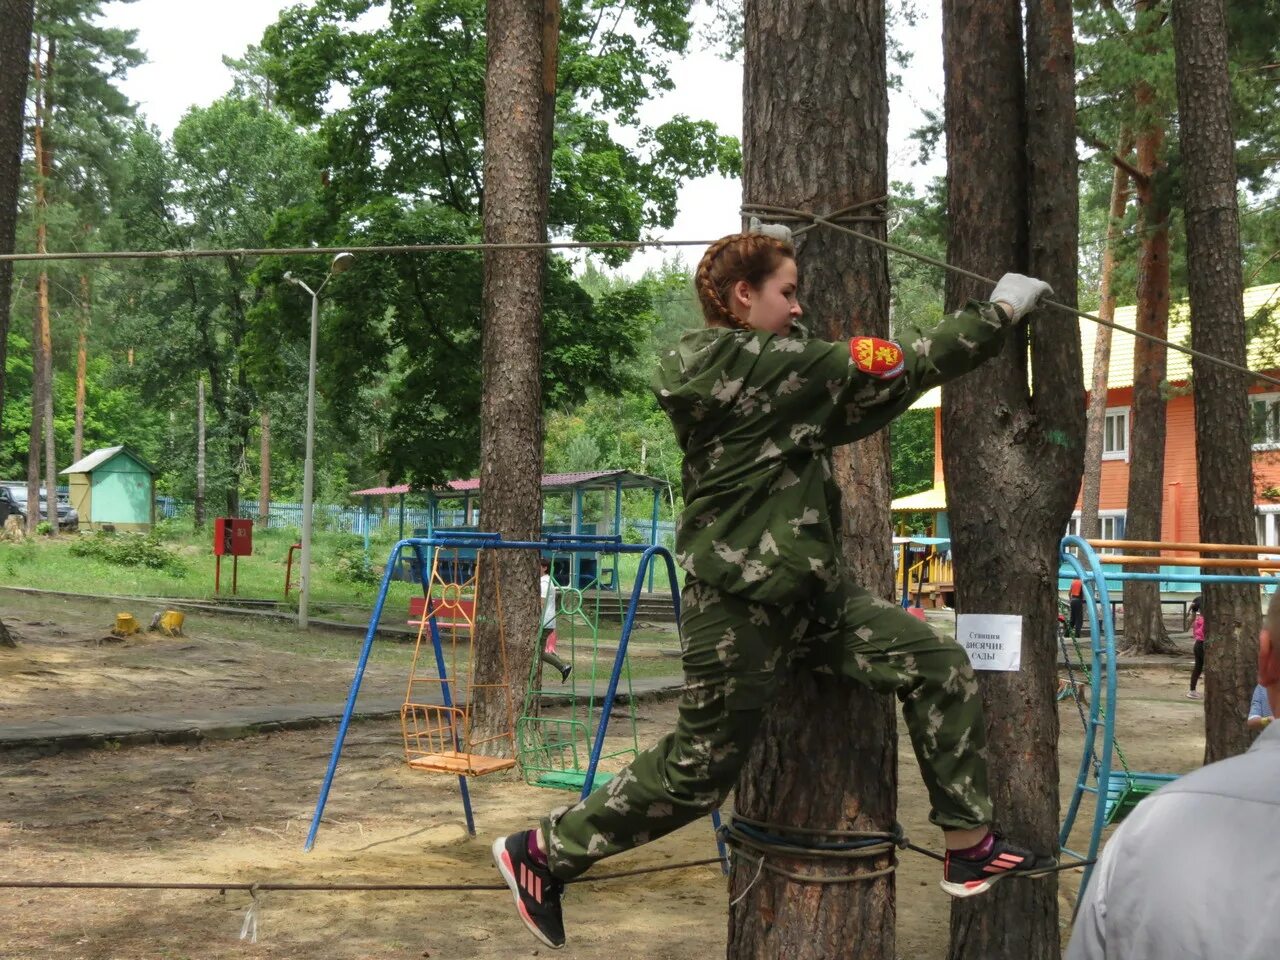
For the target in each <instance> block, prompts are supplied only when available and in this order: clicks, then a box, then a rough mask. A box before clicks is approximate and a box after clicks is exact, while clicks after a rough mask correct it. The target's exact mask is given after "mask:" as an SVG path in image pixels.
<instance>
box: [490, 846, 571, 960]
mask: <svg viewBox="0 0 1280 960" xmlns="http://www.w3.org/2000/svg"><path fill="white" fill-rule="evenodd" d="M493 862H494V863H496V864H497V865H498V870H499V871H501V873H502V879H504V880H506V881H507V886H508V887H510V888H511V894H512V896H513V897H514V898H515V901H516V912H517V913H519V914H520V919H521V920H522V921H524V925H525V926H526V927H528V928H529V932H530V933H532V934H533V935H534V936H535V937H537V938H538V939H539V940H541V941H542V942H543V943H545V944H546V945H547V946H548V947H553V948H555V949H557V950H558V949H559V948H560V947H563V946H564V915H563V914H562V913H561V911H560V894H561V892H563V890H564V883H563V882H562V881H560V880H557V879H556V878H555V877H553V876H552V875H551V871H549V870H548V869H547V868H546V867H545V866H543V865H542V864H540V863H538V862H536V861H535V860H534V859H533V857H531V856H530V855H529V831H527V830H526V831H522V832H520V833H513V834H511V836H509V837H499V838H498V839H497V840H495V841H493Z"/></svg>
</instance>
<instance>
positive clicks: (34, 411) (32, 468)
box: [27, 38, 49, 537]
mask: <svg viewBox="0 0 1280 960" xmlns="http://www.w3.org/2000/svg"><path fill="white" fill-rule="evenodd" d="M42 53H43V46H42V41H41V39H40V38H37V39H36V51H35V59H34V60H33V61H32V66H31V76H32V80H33V81H34V84H35V122H34V124H33V134H32V136H33V139H34V148H35V149H34V153H35V169H36V189H35V194H36V252H37V253H45V252H46V250H47V236H48V226H47V225H46V223H45V220H46V214H45V211H46V208H47V202H46V199H45V192H46V181H45V176H44V171H45V160H44V117H45V112H44V102H45V96H46V89H45V83H44V79H43V75H44V65H43V64H42V63H41V62H40V57H41V54H42ZM48 304H49V273H48V271H46V270H41V271H40V274H39V276H38V278H37V280H36V311H35V314H34V316H33V318H32V320H33V323H32V331H31V436H30V439H29V441H28V443H27V536H29V537H31V536H35V532H36V526H37V524H39V522H40V439H41V432H42V429H43V426H44V391H45V390H46V389H47V388H48V387H47V384H46V383H45V379H44V371H45V363H44V356H43V354H42V353H41V350H42V348H43V346H44V342H45V340H44V337H43V335H42V331H43V324H42V323H41V319H42V317H44V316H45V315H46V314H47V311H48Z"/></svg>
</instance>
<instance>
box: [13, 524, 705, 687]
mask: <svg viewBox="0 0 1280 960" xmlns="http://www.w3.org/2000/svg"><path fill="white" fill-rule="evenodd" d="M159 534H160V542H161V544H162V545H163V548H164V551H165V552H166V553H167V554H168V555H169V557H170V563H169V565H168V566H167V568H166V569H150V568H147V567H141V566H120V565H118V564H116V563H112V562H109V561H107V560H104V559H100V558H98V557H96V556H82V555H76V554H74V553H73V552H72V551H73V547H74V545H75V544H76V543H77V542H78V541H80V540H81V539H82V538H81V537H78V536H60V537H56V538H48V537H37V538H35V539H32V540H28V541H26V542H24V543H17V544H15V543H0V586H14V587H32V588H37V589H42V590H52V591H58V592H63V593H72V594H78V595H80V596H85V597H92V596H125V597H149V598H150V597H155V598H173V599H198V600H215V599H218V595H217V594H215V593H214V592H213V573H214V558H213V556H212V549H211V538H212V532H211V531H210V532H207V533H204V534H200V535H196V534H194V533H193V532H191V531H190V530H188V529H185V525H184V529H177V528H176V526H175V525H173V524H162V525H161V527H160V531H159ZM295 536H296V532H295V531H290V530H269V531H266V532H263V531H254V553H253V556H251V557H243V558H241V562H240V576H239V596H241V597H245V598H255V599H270V600H275V601H279V602H281V603H282V604H283V603H284V575H285V560H286V556H287V553H288V549H289V546H290V545H291V544H292V543H294V542H296V540H295ZM86 538H89V535H86ZM394 542H395V541H394V540H391V539H387V540H382V541H374V542H373V543H372V544H371V546H370V558H371V562H372V566H373V573H372V574H369V575H366V576H365V577H364V578H363V579H364V582H361V580H362V578H361V577H360V575H359V574H360V570H361V569H362V568H363V558H364V552H363V551H364V544H363V541H362V540H361V539H360V538H359V537H355V536H352V535H350V534H341V533H333V532H328V531H318V532H317V533H316V536H315V542H314V547H313V551H312V558H313V560H312V605H311V611H312V613H313V615H314V616H316V617H319V618H323V619H327V620H335V621H341V622H345V623H351V624H365V623H367V622H368V619H369V616H370V613H371V612H372V608H373V603H374V600H375V599H376V597H377V593H378V583H377V582H376V576H377V574H378V573H380V571H381V569H382V566H383V565H384V564H385V563H386V558H387V556H388V554H389V552H390V550H391V547H392V546H393V544H394ZM621 560H622V561H623V562H624V563H627V562H629V563H627V565H629V566H630V567H631V570H632V571H634V569H635V566H636V564H637V558H635V557H623V558H621ZM230 566H231V564H230V560H229V559H226V558H224V562H223V570H222V584H223V597H224V598H226V597H229V590H230V580H231V570H230ZM631 576H632V577H634V572H632V573H631ZM370 578H373V579H374V582H367V581H368V579H370ZM296 581H297V556H296V552H295V557H294V583H295V588H294V590H293V591H292V593H291V594H290V602H289V603H287V604H285V605H284V606H283V607H282V609H283V610H284V611H286V612H287V611H288V610H292V609H296V601H297V589H296ZM622 582H623V583H628V582H629V581H628V580H627V579H626V574H625V573H623V576H622ZM420 594H421V586H420V585H418V584H414V583H404V582H399V581H394V582H392V584H391V586H390V593H389V595H388V601H387V605H386V607H385V609H384V613H383V622H384V623H387V624H395V625H402V624H404V623H405V621H406V619H407V610H408V607H409V599H410V598H411V597H414V596H419V595H420ZM624 596H625V595H624ZM603 602H604V603H608V604H610V605H611V604H612V601H610V600H605V601H603ZM587 610H588V612H589V611H590V610H591V605H590V604H587ZM220 619H223V620H225V624H224V625H223V626H222V627H221V628H220V629H222V630H223V632H225V633H227V634H236V635H239V634H243V635H244V637H245V638H246V639H248V638H249V637H250V636H252V637H253V638H254V639H256V640H257V642H259V643H261V644H263V645H265V646H268V647H279V648H280V649H282V650H284V649H288V650H289V651H291V652H293V653H303V652H305V653H306V654H308V655H310V656H313V657H318V658H323V659H334V660H350V659H351V658H352V656H353V652H354V649H355V646H354V645H358V639H357V638H354V637H352V638H348V637H347V636H345V635H342V634H331V633H327V632H323V631H321V632H316V631H313V632H312V633H310V634H299V633H297V632H294V631H292V630H287V629H286V630H274V629H268V628H266V623H267V622H268V621H264V620H263V619H261V618H258V617H253V618H243V619H242V618H237V617H226V618H220ZM584 631H585V627H584V626H583V625H582V624H581V623H580V622H579V624H578V626H577V632H578V635H579V640H578V644H579V645H578V648H577V654H576V657H575V661H576V663H577V666H578V669H579V670H583V671H589V670H590V664H591V659H592V657H591V652H590V639H589V637H587V636H586V635H585V632H584ZM569 632H570V624H569V621H568V618H565V617H562V618H561V623H560V636H561V649H562V651H563V650H567V648H568V638H569ZM619 634H620V627H619V625H618V624H616V623H610V622H607V621H606V622H604V623H601V625H600V642H601V643H602V644H604V645H607V646H610V647H612V646H613V645H615V644H616V643H617V642H618V639H619ZM631 642H632V647H633V649H634V652H635V656H634V657H633V658H632V661H633V662H632V672H633V676H648V675H669V674H674V673H678V672H679V670H680V664H679V662H678V661H677V660H674V659H670V658H666V657H660V656H659V655H658V651H659V650H660V649H666V650H674V649H675V648H676V647H677V646H678V641H677V639H676V635H675V632H674V629H673V628H672V627H671V626H664V625H649V624H644V623H641V624H638V625H637V628H636V629H635V630H634V631H633V633H632V640H631ZM353 643H354V645H353ZM300 645H301V647H302V648H305V649H300ZM386 647H390V648H393V649H385V648H386ZM380 648H383V652H382V653H380V654H379V656H380V657H388V658H390V659H391V660H392V661H394V662H397V663H403V664H404V665H405V666H407V665H408V663H409V660H410V659H411V657H412V652H413V643H412V641H411V640H409V641H406V642H402V643H394V642H393V643H389V644H385V645H380ZM611 658H612V650H610V651H609V652H608V653H607V654H605V655H604V656H603V657H602V658H601V661H600V662H601V664H603V665H602V666H600V667H598V669H601V670H607V663H608V662H611Z"/></svg>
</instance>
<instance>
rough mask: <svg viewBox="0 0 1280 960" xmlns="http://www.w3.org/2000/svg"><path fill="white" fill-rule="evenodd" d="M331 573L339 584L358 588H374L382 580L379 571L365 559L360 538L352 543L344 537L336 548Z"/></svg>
mask: <svg viewBox="0 0 1280 960" xmlns="http://www.w3.org/2000/svg"><path fill="white" fill-rule="evenodd" d="M330 572H331V573H332V575H333V579H335V580H337V581H338V582H339V583H353V584H356V585H357V586H374V585H376V584H377V583H378V580H379V579H380V578H379V577H378V574H377V571H375V570H374V569H373V567H372V566H370V565H369V562H368V560H366V559H365V555H364V544H363V543H361V542H360V540H359V538H354V542H352V541H351V540H348V539H347V538H345V537H344V538H343V540H342V542H340V543H339V544H338V545H337V546H335V547H334V550H333V565H332V567H331V568H330Z"/></svg>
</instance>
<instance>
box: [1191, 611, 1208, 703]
mask: <svg viewBox="0 0 1280 960" xmlns="http://www.w3.org/2000/svg"><path fill="white" fill-rule="evenodd" d="M1199 600H1200V598H1199V597H1196V599H1195V600H1194V601H1192V602H1193V604H1194V603H1198V602H1199ZM1195 616H1196V619H1195V623H1193V624H1192V625H1191V635H1192V636H1193V637H1195V643H1193V644H1192V645H1191V656H1192V657H1193V661H1192V667H1191V689H1190V690H1188V691H1187V699H1188V700H1199V699H1201V697H1200V691H1199V690H1197V689H1196V685H1197V684H1198V683H1199V682H1200V675H1201V674H1202V673H1204V614H1203V613H1201V612H1199V610H1197V611H1196V615H1195Z"/></svg>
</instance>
